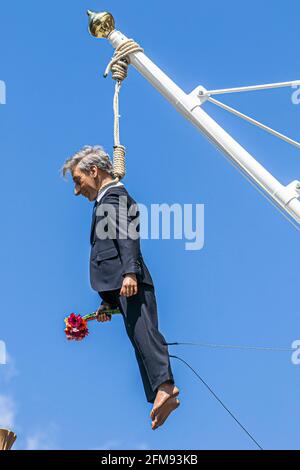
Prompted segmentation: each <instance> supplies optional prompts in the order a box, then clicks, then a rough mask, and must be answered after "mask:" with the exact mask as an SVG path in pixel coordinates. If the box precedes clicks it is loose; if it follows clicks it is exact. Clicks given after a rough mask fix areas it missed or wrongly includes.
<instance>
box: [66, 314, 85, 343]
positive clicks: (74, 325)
mask: <svg viewBox="0 0 300 470" xmlns="http://www.w3.org/2000/svg"><path fill="white" fill-rule="evenodd" d="M65 324H66V328H65V333H66V336H67V339H68V340H75V341H81V340H82V339H83V338H85V337H86V336H87V335H88V334H89V330H88V327H87V322H86V320H84V319H83V318H82V316H81V315H75V313H71V315H70V316H69V317H67V318H65Z"/></svg>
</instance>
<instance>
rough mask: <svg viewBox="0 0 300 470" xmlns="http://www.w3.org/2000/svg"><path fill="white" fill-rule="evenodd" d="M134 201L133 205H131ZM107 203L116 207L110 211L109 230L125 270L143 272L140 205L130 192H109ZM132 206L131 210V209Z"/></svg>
mask: <svg viewBox="0 0 300 470" xmlns="http://www.w3.org/2000/svg"><path fill="white" fill-rule="evenodd" d="M129 202H132V203H133V206H134V207H132V206H130V205H129ZM105 204H108V205H110V206H113V207H114V211H112V212H110V211H108V216H107V221H108V231H109V233H112V234H113V236H114V238H115V240H114V241H115V243H116V246H117V249H118V251H119V254H120V258H121V262H122V266H123V271H122V275H123V276H125V275H126V274H131V273H134V274H141V264H140V261H139V256H140V233H139V213H138V206H137V204H136V203H135V201H133V199H131V198H129V197H128V193H127V192H125V191H124V193H123V192H122V193H116V192H115V193H114V192H112V191H110V192H108V193H107V195H106V198H105ZM130 207H131V211H130V210H129V209H130Z"/></svg>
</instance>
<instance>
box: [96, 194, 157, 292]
mask: <svg viewBox="0 0 300 470" xmlns="http://www.w3.org/2000/svg"><path fill="white" fill-rule="evenodd" d="M121 196H123V198H122V199H123V201H125V202H126V205H127V210H128V209H129V208H130V207H131V206H132V205H136V202H135V201H134V199H132V197H131V196H129V194H128V192H127V190H126V189H125V187H124V186H116V187H114V186H112V187H111V188H108V189H107V191H106V192H105V194H104V195H103V196H102V198H101V199H100V202H99V203H95V208H94V211H93V219H92V226H91V239H90V241H91V255H90V281H91V286H92V288H93V289H94V290H96V291H97V292H101V291H109V290H115V289H120V288H121V286H122V283H123V280H124V276H125V275H126V274H129V273H135V274H136V276H137V280H138V283H144V284H148V285H151V286H153V280H152V278H151V275H150V272H149V271H148V268H147V266H146V264H145V262H144V260H143V257H142V253H141V249H140V238H139V237H138V238H137V239H133V238H131V237H126V238H125V237H124V236H123V238H122V236H120V234H121V233H124V230H123V229H124V226H125V225H124V223H125V222H126V227H128V226H129V225H128V224H131V223H134V224H136V225H139V213H138V211H137V212H135V213H134V212H133V213H134V215H130V212H129V214H128V212H127V214H126V217H125V218H124V216H122V214H124V212H122V213H121V215H120V213H119V208H120V204H119V203H120V197H121ZM106 205H109V207H110V208H112V207H114V209H115V212H114V213H115V215H116V217H115V219H114V221H113V220H112V219H111V218H110V217H109V215H108V216H107V212H105V208H108V206H106ZM122 207H123V208H124V204H123V206H122ZM125 207H126V206H125ZM109 214H110V212H109ZM106 222H107V223H106ZM104 225H106V227H107V229H108V233H110V230H111V229H112V233H113V232H115V234H114V235H113V236H112V237H111V236H109V237H107V238H103V236H102V235H100V237H99V233H100V234H101V233H103V227H104ZM99 229H100V230H99ZM97 233H98V235H97Z"/></svg>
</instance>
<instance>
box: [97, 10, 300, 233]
mask: <svg viewBox="0 0 300 470" xmlns="http://www.w3.org/2000/svg"><path fill="white" fill-rule="evenodd" d="M93 15H95V16H94V18H95V19H96V18H97V17H100V15H110V14H106V13H105V14H93V13H92V12H89V16H90V17H91V22H92V23H91V24H93ZM109 20H110V24H108V22H107V16H106V18H105V21H106V23H105V24H104V27H107V26H109V27H111V28H113V27H114V20H113V17H112V16H111V15H110V18H109ZM98 25H99V22H98V23H97V21H94V25H93V26H94V31H91V29H93V28H91V26H90V31H91V32H92V34H94V35H97V33H98V35H97V37H106V38H107V39H108V40H109V42H110V43H111V45H112V46H113V47H114V48H117V47H118V46H119V45H120V44H122V42H124V41H126V40H127V37H126V36H125V35H124V34H122V33H121V32H120V31H117V30H115V29H114V30H112V29H111V32H109V33H108V34H106V32H105V33H104V34H103V35H102V32H103V30H101V33H100V34H99V31H97V28H98ZM95 30H96V31H95ZM129 58H130V63H131V64H132V65H133V66H134V67H135V68H136V69H137V70H138V71H139V72H140V73H141V74H142V75H143V76H144V77H145V78H146V79H147V80H148V81H149V82H150V83H151V85H153V86H154V87H155V88H156V89H157V90H158V91H159V92H160V93H161V94H162V95H163V96H164V97H165V98H166V99H167V100H168V101H169V102H170V103H171V104H172V105H173V106H174V107H175V108H176V109H177V111H179V112H180V113H181V114H182V115H183V116H184V117H185V118H186V119H188V120H189V121H190V122H191V123H192V124H193V125H194V126H195V127H197V128H198V129H199V130H200V132H202V133H203V134H204V135H205V136H206V137H207V138H208V139H209V140H210V141H211V142H212V143H213V144H214V145H215V146H216V147H218V149H219V150H221V151H222V152H224V153H225V154H226V156H227V157H229V159H230V160H231V161H232V163H233V164H235V165H236V166H238V167H239V168H240V169H241V170H242V171H243V172H244V173H246V175H247V176H248V177H249V178H250V180H252V182H254V183H256V184H257V185H258V186H259V187H260V188H262V189H263V190H264V191H265V192H266V193H267V194H268V195H269V196H270V197H271V199H272V200H273V201H274V202H275V203H277V204H278V205H279V206H280V207H281V208H282V209H283V210H284V211H286V212H287V213H288V214H289V215H290V216H291V217H292V218H293V219H294V220H295V221H296V222H297V223H298V224H300V201H299V199H298V198H299V197H300V181H297V180H296V181H293V182H291V183H290V184H288V185H287V186H284V185H283V184H281V183H280V182H279V181H278V180H277V179H276V178H275V177H274V176H273V175H272V174H271V173H270V172H268V171H267V170H266V169H265V168H264V167H263V166H262V165H261V164H260V163H259V162H258V161H257V160H256V159H255V158H254V157H253V156H252V155H250V153H249V152H247V151H246V150H245V149H244V148H243V147H242V146H241V145H240V144H239V143H238V142H237V141H236V140H234V139H233V137H231V136H230V135H229V134H228V133H227V132H226V131H225V130H224V129H223V128H222V127H221V126H220V125H219V124H218V123H217V122H216V121H215V120H214V119H212V118H211V117H210V116H209V115H208V114H207V113H206V112H205V111H204V110H203V109H202V108H201V105H202V103H203V102H204V101H206V99H207V97H205V96H203V95H205V92H206V90H205V89H204V88H203V87H197V88H196V89H195V90H194V91H193V92H192V93H190V94H186V93H185V92H184V91H183V90H182V89H181V88H179V87H178V86H177V85H176V83H174V82H173V81H172V80H171V79H170V78H169V77H168V76H167V75H166V74H165V73H164V72H163V71H162V70H161V69H160V68H159V67H157V66H156V65H155V64H154V63H153V62H152V61H151V60H150V59H149V58H148V57H147V56H146V55H145V54H144V53H143V52H133V53H131V54H129ZM203 92H204V93H203Z"/></svg>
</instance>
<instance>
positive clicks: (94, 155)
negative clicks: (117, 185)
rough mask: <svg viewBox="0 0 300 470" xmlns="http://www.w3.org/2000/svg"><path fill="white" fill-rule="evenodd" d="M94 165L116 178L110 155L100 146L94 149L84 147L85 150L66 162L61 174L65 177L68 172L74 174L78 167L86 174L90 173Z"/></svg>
mask: <svg viewBox="0 0 300 470" xmlns="http://www.w3.org/2000/svg"><path fill="white" fill-rule="evenodd" d="M93 165H95V166H96V167H97V168H99V169H100V170H102V171H106V173H108V174H109V175H110V176H112V177H114V170H113V165H112V162H111V160H110V158H109V155H108V154H107V153H106V152H105V150H104V149H103V148H102V147H101V146H100V145H95V146H94V147H92V146H90V145H86V146H85V147H83V149H81V150H80V151H79V152H77V153H75V154H74V155H73V156H72V157H71V158H68V160H66V161H65V163H64V165H63V167H62V169H61V173H62V175H63V176H65V175H66V173H67V172H68V171H70V172H72V170H73V169H74V168H75V167H76V166H78V168H79V169H80V170H81V171H83V172H84V173H89V172H90V170H91V168H92V166H93Z"/></svg>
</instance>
